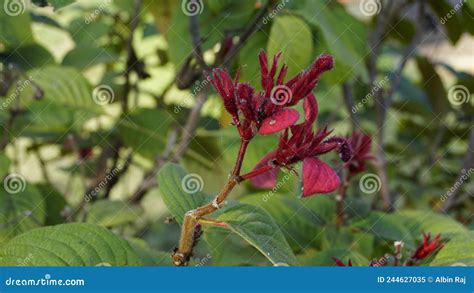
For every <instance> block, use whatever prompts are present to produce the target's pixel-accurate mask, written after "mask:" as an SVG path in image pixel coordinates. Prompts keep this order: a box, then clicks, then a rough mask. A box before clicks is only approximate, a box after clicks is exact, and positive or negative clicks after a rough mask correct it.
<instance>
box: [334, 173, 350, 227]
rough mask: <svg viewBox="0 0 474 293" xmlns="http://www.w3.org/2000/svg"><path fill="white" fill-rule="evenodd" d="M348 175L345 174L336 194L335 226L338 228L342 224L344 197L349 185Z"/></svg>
mask: <svg viewBox="0 0 474 293" xmlns="http://www.w3.org/2000/svg"><path fill="white" fill-rule="evenodd" d="M349 180H350V176H349V175H347V176H345V178H344V181H343V183H342V185H341V187H339V191H338V193H337V195H336V226H337V227H338V228H340V227H342V226H343V225H344V198H345V197H346V192H347V188H348V187H349Z"/></svg>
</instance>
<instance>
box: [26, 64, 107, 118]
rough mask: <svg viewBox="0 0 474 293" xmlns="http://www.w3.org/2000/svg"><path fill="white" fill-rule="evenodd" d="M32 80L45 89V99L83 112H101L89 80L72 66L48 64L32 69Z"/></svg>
mask: <svg viewBox="0 0 474 293" xmlns="http://www.w3.org/2000/svg"><path fill="white" fill-rule="evenodd" d="M30 74H31V77H32V80H33V81H34V82H35V83H36V84H37V85H38V86H39V87H40V88H41V89H42V90H43V92H44V97H43V100H45V101H48V102H49V103H53V104H56V105H61V106H63V107H65V108H67V109H73V110H81V111H82V114H87V113H90V112H93V113H101V108H100V106H99V105H98V104H96V103H95V102H94V100H93V98H92V89H91V87H90V85H89V83H88V82H87V80H86V79H85V78H84V77H83V76H82V75H81V74H80V73H79V72H78V71H77V70H76V69H74V68H72V67H59V66H46V67H44V68H41V69H36V70H32V71H30Z"/></svg>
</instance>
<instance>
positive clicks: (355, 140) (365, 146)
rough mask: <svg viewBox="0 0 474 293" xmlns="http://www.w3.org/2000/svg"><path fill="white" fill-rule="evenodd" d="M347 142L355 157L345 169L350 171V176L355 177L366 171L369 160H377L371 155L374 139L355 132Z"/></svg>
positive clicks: (347, 163) (348, 162)
mask: <svg viewBox="0 0 474 293" xmlns="http://www.w3.org/2000/svg"><path fill="white" fill-rule="evenodd" d="M347 141H348V143H349V145H350V146H351V148H352V151H353V156H352V158H351V159H350V160H349V161H347V162H346V164H345V165H344V167H345V168H346V169H347V170H348V171H349V176H353V175H355V174H358V173H360V172H363V171H365V168H366V166H365V163H366V162H367V161H368V160H375V157H374V156H373V155H372V154H371V153H370V148H371V146H372V138H371V137H370V136H368V135H366V134H363V133H360V132H357V131H354V132H353V133H352V135H350V136H348V137H347Z"/></svg>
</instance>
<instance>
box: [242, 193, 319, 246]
mask: <svg viewBox="0 0 474 293" xmlns="http://www.w3.org/2000/svg"><path fill="white" fill-rule="evenodd" d="M318 198H319V199H323V198H324V197H316V196H315V197H312V198H308V201H306V200H302V199H300V198H296V197H295V196H293V195H291V194H285V193H278V192H277V193H275V192H272V191H267V192H261V193H257V194H252V195H248V196H245V197H243V198H242V199H241V200H240V202H242V203H247V204H251V205H255V206H258V207H261V208H263V209H265V210H266V211H267V212H268V213H269V214H270V215H271V216H272V217H273V218H274V219H275V221H276V222H277V223H278V225H279V227H280V229H281V230H282V232H283V233H284V234H285V236H287V237H286V239H287V240H288V242H289V243H290V244H291V246H292V247H293V249H300V243H305V244H309V243H311V242H312V241H314V240H315V239H314V238H315V234H316V233H315V231H317V229H318V227H321V225H323V224H325V223H326V221H325V220H324V217H322V216H321V214H320V213H319V211H318V210H314V209H312V207H311V206H310V203H316V202H314V201H312V199H318ZM317 201H318V203H321V205H316V204H315V205H314V207H318V208H319V207H321V210H323V209H325V208H327V206H325V205H324V200H322V201H319V200H317Z"/></svg>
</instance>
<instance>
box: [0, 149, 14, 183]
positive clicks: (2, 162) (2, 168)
mask: <svg viewBox="0 0 474 293" xmlns="http://www.w3.org/2000/svg"><path fill="white" fill-rule="evenodd" d="M10 163H11V162H10V159H9V158H8V157H7V156H6V155H5V154H1V153H0V178H3V177H4V176H5V175H6V174H8V170H9V169H10Z"/></svg>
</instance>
